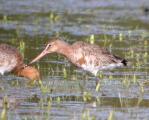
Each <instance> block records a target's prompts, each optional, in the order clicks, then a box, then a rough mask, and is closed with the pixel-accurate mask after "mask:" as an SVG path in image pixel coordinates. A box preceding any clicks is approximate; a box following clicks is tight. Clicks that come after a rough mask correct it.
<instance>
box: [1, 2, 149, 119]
mask: <svg viewBox="0 0 149 120" xmlns="http://www.w3.org/2000/svg"><path fill="white" fill-rule="evenodd" d="M135 3H137V4H135ZM148 6H149V1H148V0H131V1H130V0H125V1H122V0H107V1H105V0H69V1H68V0H61V1H53V0H44V1H42V0H36V1H33V0H32V1H31V0H13V1H12V0H1V1H0V42H1V43H3V42H5V43H9V44H11V45H13V46H16V47H18V48H19V49H20V50H21V52H22V54H23V55H24V57H25V62H26V63H28V62H29V61H30V60H31V59H33V58H34V57H35V56H36V55H37V54H39V53H40V52H41V51H42V49H43V48H44V46H45V43H47V41H48V38H50V37H51V36H60V37H62V38H63V39H64V40H65V41H68V42H69V43H73V42H75V41H78V40H82V41H88V42H90V40H91V37H90V36H91V35H92V36H93V37H94V39H95V44H98V45H100V46H104V47H106V48H108V49H109V50H110V51H112V52H113V53H115V54H118V55H119V56H123V57H125V58H126V59H128V60H129V61H130V65H129V66H128V67H127V68H120V69H114V70H110V71H104V72H103V73H102V75H103V76H102V78H101V83H100V91H99V92H96V91H95V85H96V81H95V78H94V77H93V76H92V75H91V74H89V73H87V72H84V71H82V70H79V69H77V68H76V67H74V66H73V65H71V64H70V63H69V62H68V61H67V60H66V59H65V58H64V57H63V56H61V55H57V54H51V55H48V56H47V57H45V58H43V59H41V60H40V61H39V62H37V64H35V66H36V67H38V68H39V69H40V72H41V74H42V81H43V85H44V87H43V88H42V87H40V86H39V85H34V86H32V85H30V84H28V81H27V80H25V79H24V78H20V77H16V76H13V75H11V74H6V75H5V76H1V80H0V112H2V111H4V110H5V109H4V107H2V106H3V104H2V99H3V98H4V96H8V100H9V109H7V110H6V112H5V113H6V117H7V118H8V119H10V120H20V119H23V120H42V119H43V120H45V119H52V120H80V119H84V120H87V119H96V120H105V119H108V117H110V113H111V114H112V115H113V117H112V118H111V119H114V118H115V119H117V120H119V119H121V120H126V119H127V120H136V119H138V120H148V118H149V87H148V86H149V83H148V80H149V75H148V73H149V56H148V55H149V32H148V31H149V10H148V9H149V8H148ZM21 43H23V44H24V48H22V47H19V46H20V44H21ZM49 101H50V102H49ZM109 119H110V118H109Z"/></svg>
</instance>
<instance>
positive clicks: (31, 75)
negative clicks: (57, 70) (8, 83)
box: [13, 65, 40, 80]
mask: <svg viewBox="0 0 149 120" xmlns="http://www.w3.org/2000/svg"><path fill="white" fill-rule="evenodd" d="M13 73H14V74H15V75H17V76H20V77H25V78H27V79H30V80H39V79H40V74H39V72H38V71H37V70H36V69H35V68H33V67H30V66H26V65H22V66H19V67H16V68H15V69H14V71H13Z"/></svg>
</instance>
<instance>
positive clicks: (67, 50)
mask: <svg viewBox="0 0 149 120" xmlns="http://www.w3.org/2000/svg"><path fill="white" fill-rule="evenodd" d="M57 53H59V54H62V55H64V56H66V57H69V56H70V54H71V53H72V47H71V45H69V44H67V43H64V44H62V45H61V47H60V49H59V50H58V51H57Z"/></svg>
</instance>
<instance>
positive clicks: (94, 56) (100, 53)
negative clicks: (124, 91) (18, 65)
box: [31, 38, 127, 75]
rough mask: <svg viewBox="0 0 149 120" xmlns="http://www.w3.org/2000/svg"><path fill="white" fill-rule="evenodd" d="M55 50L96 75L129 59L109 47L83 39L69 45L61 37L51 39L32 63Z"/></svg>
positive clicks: (122, 64) (123, 63)
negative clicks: (114, 52) (114, 53)
mask: <svg viewBox="0 0 149 120" xmlns="http://www.w3.org/2000/svg"><path fill="white" fill-rule="evenodd" d="M53 52H56V53H59V54H62V55H64V56H66V57H67V58H68V59H69V61H71V62H72V63H73V64H74V65H76V66H78V67H80V68H82V69H84V70H86V71H89V72H91V73H93V74H94V75H96V74H97V72H98V71H99V70H103V69H107V68H110V67H111V68H114V67H120V66H126V65H127V60H125V59H123V58H120V57H118V56H116V55H113V54H111V53H110V52H109V51H108V50H107V49H105V48H102V47H99V46H98V45H95V44H89V43H86V42H82V41H78V42H75V43H74V44H72V45H69V44H68V43H66V42H64V41H62V40H61V39H59V38H54V40H52V41H51V40H50V42H49V43H48V44H47V46H46V48H45V49H44V50H43V52H42V53H41V54H40V55H38V56H37V57H36V58H35V59H34V60H32V61H31V63H33V62H36V61H37V60H39V59H40V58H42V57H43V56H44V55H46V54H48V53H53Z"/></svg>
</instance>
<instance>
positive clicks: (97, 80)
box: [95, 76, 100, 91]
mask: <svg viewBox="0 0 149 120" xmlns="http://www.w3.org/2000/svg"><path fill="white" fill-rule="evenodd" d="M95 79H96V91H99V90H100V79H99V78H98V77H97V76H96V78H95Z"/></svg>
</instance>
